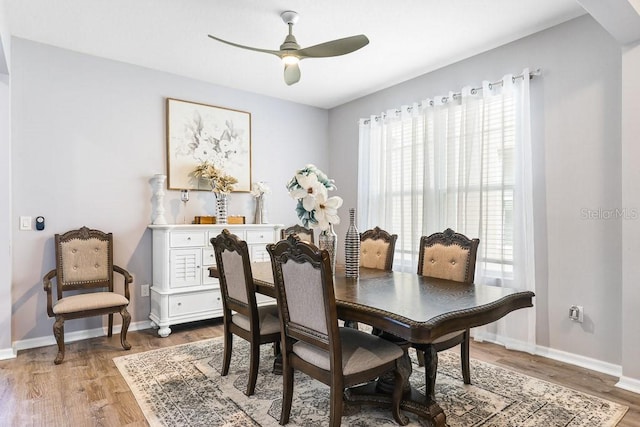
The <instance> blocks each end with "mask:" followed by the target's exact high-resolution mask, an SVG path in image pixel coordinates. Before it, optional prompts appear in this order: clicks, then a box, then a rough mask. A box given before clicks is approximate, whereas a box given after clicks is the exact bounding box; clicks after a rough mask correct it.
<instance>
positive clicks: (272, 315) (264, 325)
mask: <svg viewBox="0 0 640 427" xmlns="http://www.w3.org/2000/svg"><path fill="white" fill-rule="evenodd" d="M258 321H259V322H260V335H268V334H273V333H275V332H279V331H280V319H279V317H278V306H277V305H275V304H272V305H263V306H261V307H258ZM231 322H233V323H234V324H236V325H238V326H239V327H241V328H242V329H244V330H246V331H248V330H249V325H250V323H249V318H248V317H247V316H245V315H244V314H240V313H236V314H234V315H233V316H232V317H231Z"/></svg>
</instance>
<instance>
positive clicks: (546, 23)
mask: <svg viewBox="0 0 640 427" xmlns="http://www.w3.org/2000/svg"><path fill="white" fill-rule="evenodd" d="M285 10H295V11H296V12H298V13H299V14H300V20H299V22H298V24H297V25H296V26H295V27H294V34H295V35H296V38H297V39H298V43H299V44H300V45H301V46H302V47H307V46H312V45H315V44H318V43H323V42H326V41H330V40H333V39H337V38H342V37H347V36H351V35H356V34H365V35H366V36H367V37H368V38H369V40H370V44H369V45H368V46H366V47H364V48H363V49H361V50H359V51H356V52H354V53H351V54H349V55H345V56H339V57H335V58H322V59H305V60H304V61H302V62H301V63H300V68H301V70H302V78H301V80H300V82H299V83H297V84H295V85H293V86H287V85H286V84H285V83H284V81H283V75H282V74H283V67H282V64H281V62H280V60H279V59H278V58H277V57H275V56H272V55H268V54H264V53H259V52H253V51H248V50H244V49H238V48H234V47H231V46H228V45H225V44H222V43H219V42H216V41H214V40H212V39H210V38H208V37H207V34H213V35H216V36H218V37H220V38H223V39H226V40H230V41H233V42H236V43H239V44H244V45H249V46H254V47H260V48H265V49H274V50H277V49H278V48H279V46H280V44H281V43H282V42H283V40H284V37H285V35H286V34H287V26H286V25H285V24H284V23H283V22H282V20H281V19H280V13H281V12H282V11H285ZM6 12H7V17H6V19H7V23H8V27H9V31H10V33H11V34H12V35H13V36H17V37H21V38H25V39H29V40H34V41H37V42H41V43H46V44H50V45H53V46H58V47H62V48H66V49H70V50H74V51H78V52H82V53H86V54H90V55H95V56H100V57H104V58H109V59H114V60H118V61H123V62H127V63H131V64H136V65H140V66H143V67H148V68H152V69H156V70H162V71H167V72H171V73H175V74H179V75H183V76H187V77H190V78H194V79H198V80H203V81H207V82H212V83H216V84H219V85H222V86H227V87H232V88H236V89H242V90H246V91H250V92H255V93H260V94H264V95H269V96H273V97H276V98H281V99H286V100H290V101H295V102H299V103H302V104H308V105H312V106H316V107H322V108H331V107H334V106H337V105H340V104H343V103H345V102H348V101H350V100H353V99H356V98H359V97H361V96H364V95H367V94H369V93H372V92H375V91H378V90H380V89H382V88H385V87H389V86H391V85H394V84H397V83H400V82H402V81H405V80H408V79H410V78H413V77H416V76H419V75H421V74H424V73H427V72H429V71H432V70H435V69H437V68H440V67H443V66H445V65H448V64H451V63H453V62H456V61H459V60H461V59H464V58H468V57H470V56H472V55H475V54H478V53H480V52H484V51H486V50H489V49H492V48H495V47H497V46H500V45H503V44H505V43H508V42H510V41H513V40H517V39H519V38H522V37H524V36H527V35H529V34H533V33H535V32H537V31H540V30H543V29H545V28H549V27H551V26H554V25H557V24H559V23H562V22H564V21H567V20H569V19H572V18H575V17H577V16H580V15H582V14H584V13H585V12H584V10H583V9H582V7H581V6H580V5H579V4H578V3H577V2H576V1H575V0H484V1H481V0H403V1H389V0H385V1H382V0H322V1H318V0H296V1H293V0H287V1H285V0H271V1H266V0H262V1H257V0H179V1H177V0H56V1H52V0H6ZM506 71H509V70H505V72H506Z"/></svg>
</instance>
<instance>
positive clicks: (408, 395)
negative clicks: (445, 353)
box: [345, 333, 446, 427]
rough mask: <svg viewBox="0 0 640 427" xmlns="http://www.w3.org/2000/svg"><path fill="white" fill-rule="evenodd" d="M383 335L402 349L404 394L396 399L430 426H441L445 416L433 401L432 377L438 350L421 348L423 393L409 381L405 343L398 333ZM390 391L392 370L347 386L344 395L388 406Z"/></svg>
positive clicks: (355, 400) (409, 363)
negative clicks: (423, 378) (423, 370)
mask: <svg viewBox="0 0 640 427" xmlns="http://www.w3.org/2000/svg"><path fill="white" fill-rule="evenodd" d="M383 336H384V338H386V339H388V340H389V341H393V342H394V343H396V344H398V345H400V346H401V347H402V348H403V349H404V351H405V352H404V356H403V358H402V360H401V363H400V369H401V370H402V371H403V372H402V377H403V379H404V381H405V385H404V389H405V392H404V396H403V397H402V402H401V403H400V408H401V409H403V410H405V411H409V412H413V413H414V414H416V415H418V416H420V417H423V418H425V419H427V420H428V421H429V422H430V424H431V425H432V426H433V427H445V426H446V416H445V414H444V412H443V411H442V408H440V406H439V405H438V404H437V403H436V401H435V380H436V371H437V367H438V353H437V352H436V351H435V349H434V348H433V346H431V345H429V346H426V347H425V349H427V351H425V381H426V388H427V394H426V395H424V394H422V393H420V392H419V391H418V390H416V389H414V388H413V387H411V385H410V384H409V376H410V375H411V372H412V366H411V359H410V358H409V353H408V349H409V346H410V345H409V343H408V342H406V341H404V340H400V339H399V338H398V337H396V336H394V335H389V334H386V333H385V334H383ZM392 391H393V374H391V375H384V376H382V377H380V378H378V380H377V381H374V382H371V383H368V384H365V385H361V386H358V387H353V388H349V389H347V391H346V392H345V399H346V401H347V402H353V403H372V404H378V405H380V406H387V405H389V406H391V393H392Z"/></svg>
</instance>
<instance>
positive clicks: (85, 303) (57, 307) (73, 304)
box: [53, 292, 129, 314]
mask: <svg viewBox="0 0 640 427" xmlns="http://www.w3.org/2000/svg"><path fill="white" fill-rule="evenodd" d="M128 304H129V300H128V299H126V298H125V297H124V296H123V295H120V294H117V293H115V292H93V293H90V294H81V295H72V296H69V297H64V298H62V299H60V300H58V301H57V302H56V303H55V304H54V305H53V312H54V314H66V313H76V312H78V311H85V310H96V309H99V308H107V307H118V306H121V305H128Z"/></svg>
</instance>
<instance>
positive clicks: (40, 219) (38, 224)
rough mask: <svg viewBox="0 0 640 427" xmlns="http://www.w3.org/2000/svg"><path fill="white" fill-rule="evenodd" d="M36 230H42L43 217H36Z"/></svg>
mask: <svg viewBox="0 0 640 427" xmlns="http://www.w3.org/2000/svg"><path fill="white" fill-rule="evenodd" d="M36 230H44V217H43V216H37V217H36Z"/></svg>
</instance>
